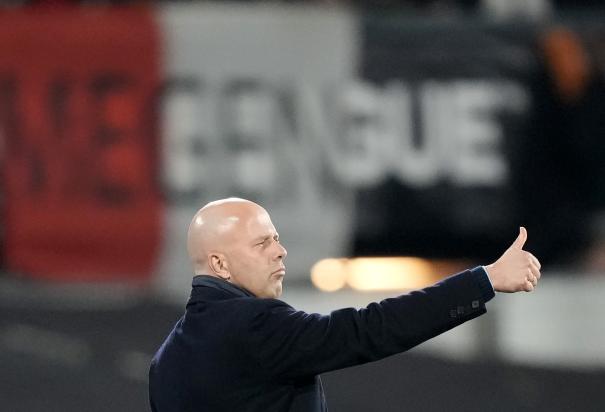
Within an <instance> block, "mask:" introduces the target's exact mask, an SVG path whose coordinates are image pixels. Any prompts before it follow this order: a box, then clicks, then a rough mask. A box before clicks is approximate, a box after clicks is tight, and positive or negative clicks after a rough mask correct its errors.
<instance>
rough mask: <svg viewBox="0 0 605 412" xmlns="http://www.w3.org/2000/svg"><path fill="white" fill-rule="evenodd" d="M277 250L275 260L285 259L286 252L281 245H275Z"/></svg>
mask: <svg viewBox="0 0 605 412" xmlns="http://www.w3.org/2000/svg"><path fill="white" fill-rule="evenodd" d="M277 248H278V252H277V258H278V259H285V258H286V256H288V251H287V250H286V248H285V247H284V246H283V245H282V244H281V243H277Z"/></svg>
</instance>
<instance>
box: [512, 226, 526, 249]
mask: <svg viewBox="0 0 605 412" xmlns="http://www.w3.org/2000/svg"><path fill="white" fill-rule="evenodd" d="M526 240H527V230H525V228H524V227H523V226H521V227H520V228H519V236H517V238H516V239H515V241H514V242H513V245H512V247H514V248H517V249H523V245H525V241H526Z"/></svg>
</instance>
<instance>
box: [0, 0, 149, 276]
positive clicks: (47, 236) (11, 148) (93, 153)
mask: <svg viewBox="0 0 605 412" xmlns="http://www.w3.org/2000/svg"><path fill="white" fill-rule="evenodd" d="M159 53H160V51H159V35H158V29H157V27H156V24H155V23H154V20H153V16H152V14H151V12H150V11H148V10H145V9H132V10H120V11H115V10H114V11H111V10H105V9H91V8H82V9H75V8H74V9H60V10H57V11H44V12H42V11H29V12H22V11H15V12H3V13H0V136H2V146H3V154H4V159H3V176H2V180H3V186H4V193H5V196H4V213H5V216H4V228H5V259H6V266H7V268H8V269H9V270H10V271H13V272H18V273H23V274H26V275H31V276H34V277H38V278H48V279H61V280H105V279H107V280H110V279H117V278H119V279H124V278H129V279H142V278H146V277H148V275H149V274H150V272H151V269H152V267H153V265H154V263H155V258H156V255H157V254H158V248H159V239H160V222H161V205H160V198H159V191H158V188H157V187H156V186H157V184H156V174H157V162H156V149H157V146H158V144H157V142H156V135H157V129H158V127H157V124H156V122H157V121H156V116H155V115H154V113H153V107H152V105H151V102H152V101H153V94H154V93H155V91H156V90H157V85H158V83H159V76H160V64H159V61H160V57H159Z"/></svg>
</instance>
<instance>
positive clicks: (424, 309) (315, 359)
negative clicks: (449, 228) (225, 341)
mask: <svg viewBox="0 0 605 412" xmlns="http://www.w3.org/2000/svg"><path fill="white" fill-rule="evenodd" d="M494 295H495V294H494V290H493V288H492V285H491V283H490V281H489V278H488V277H487V274H486V272H485V270H484V269H483V268H481V267H477V268H475V269H472V270H467V271H464V272H461V273H459V274H457V275H453V276H451V277H449V278H447V279H445V280H443V281H441V282H439V283H437V284H435V285H433V286H430V287H427V288H425V289H421V290H417V291H413V292H411V293H408V294H405V295H401V296H398V297H395V298H390V299H386V300H383V301H381V302H378V303H371V304H370V305H368V306H367V307H366V308H364V309H361V310H356V309H353V308H348V309H340V310H336V311H334V312H332V313H331V314H330V315H328V316H322V315H318V314H308V313H305V312H302V311H297V310H295V309H294V308H292V307H291V306H289V305H287V304H286V303H284V302H282V301H279V300H275V299H264V300H261V302H262V304H263V305H265V307H264V308H263V310H260V311H253V313H254V314H253V315H252V316H253V317H252V319H251V321H250V322H249V325H250V331H249V334H248V338H249V339H250V340H249V342H247V345H246V348H247V350H248V351H249V352H250V355H251V356H252V357H254V358H256V360H257V362H258V363H259V365H260V367H261V368H262V369H263V370H264V372H265V373H267V375H268V376H271V377H276V378H279V379H297V378H301V377H306V376H310V375H316V374H319V373H323V372H327V371H331V370H336V369H341V368H345V367H348V366H353V365H359V364H362V363H366V362H371V361H375V360H378V359H382V358H384V357H387V356H390V355H393V354H396V353H399V352H403V351H406V350H408V349H410V348H412V347H414V346H416V345H418V344H420V343H422V342H424V341H426V340H428V339H430V338H432V337H434V336H437V335H439V334H441V333H443V332H445V331H447V330H449V329H452V328H454V327H456V326H458V325H460V324H462V323H464V322H466V321H468V320H470V319H473V318H475V317H477V316H479V315H482V314H483V313H485V312H486V308H485V303H486V302H487V301H489V300H490V299H492V298H493V297H494Z"/></svg>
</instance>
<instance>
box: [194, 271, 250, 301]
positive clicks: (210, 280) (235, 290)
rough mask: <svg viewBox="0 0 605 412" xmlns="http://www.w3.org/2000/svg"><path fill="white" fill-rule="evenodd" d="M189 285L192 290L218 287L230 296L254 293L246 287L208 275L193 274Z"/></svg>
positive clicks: (244, 295) (248, 295) (243, 295)
mask: <svg viewBox="0 0 605 412" xmlns="http://www.w3.org/2000/svg"><path fill="white" fill-rule="evenodd" d="M191 286H192V287H193V290H195V289H196V287H203V288H212V289H215V290H216V289H218V290H220V291H221V292H225V293H227V294H228V295H229V296H230V297H254V295H253V294H252V293H250V292H248V291H247V290H246V289H244V288H242V287H239V286H236V285H234V284H233V283H229V282H227V281H226V280H223V279H221V278H217V277H215V276H210V275H197V276H194V277H193V281H192V282H191Z"/></svg>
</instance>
